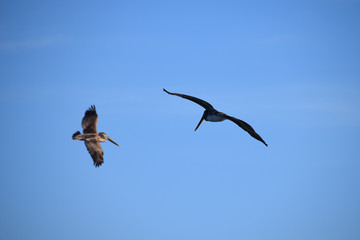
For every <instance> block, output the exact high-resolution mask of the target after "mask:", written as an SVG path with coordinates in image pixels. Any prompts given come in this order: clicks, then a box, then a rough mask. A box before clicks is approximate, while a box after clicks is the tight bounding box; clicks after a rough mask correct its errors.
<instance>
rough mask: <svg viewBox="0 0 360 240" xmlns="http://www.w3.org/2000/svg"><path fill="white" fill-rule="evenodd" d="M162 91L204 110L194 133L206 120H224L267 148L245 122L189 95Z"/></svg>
mask: <svg viewBox="0 0 360 240" xmlns="http://www.w3.org/2000/svg"><path fill="white" fill-rule="evenodd" d="M163 90H164V91H165V92H166V93H168V94H170V95H175V96H178V97H182V98H185V99H188V100H190V101H193V102H195V103H197V104H199V105H200V106H202V107H203V108H205V111H204V114H203V115H202V117H201V119H200V122H199V123H198V125H197V126H196V128H195V131H196V130H197V129H198V128H199V127H200V125H201V123H202V122H203V121H204V120H206V121H210V122H221V121H224V120H226V119H228V120H230V121H232V122H234V123H236V124H237V125H238V126H239V127H241V128H242V129H244V130H245V131H247V132H248V133H249V134H250V135H251V136H252V137H253V138H255V139H257V140H259V141H260V142H262V143H264V144H265V146H267V144H266V142H265V141H264V140H263V139H262V138H261V137H260V136H259V134H257V133H256V132H255V130H254V129H253V128H252V127H251V126H250V125H249V124H247V123H246V122H244V121H242V120H240V119H237V118H234V117H231V116H229V115H226V114H225V113H222V112H219V111H217V110H216V109H214V107H213V106H211V104H210V103H208V102H206V101H204V100H201V99H199V98H196V97H192V96H189V95H185V94H180V93H171V92H168V91H166V89H165V88H163Z"/></svg>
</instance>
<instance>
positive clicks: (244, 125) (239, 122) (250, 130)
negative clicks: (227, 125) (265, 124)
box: [222, 113, 267, 146]
mask: <svg viewBox="0 0 360 240" xmlns="http://www.w3.org/2000/svg"><path fill="white" fill-rule="evenodd" d="M222 115H223V116H224V118H226V119H229V120H230V121H232V122H234V123H236V124H237V125H238V126H239V127H241V128H242V129H244V130H245V131H247V132H248V133H249V134H250V135H251V136H252V137H253V138H255V139H257V140H259V141H260V142H262V143H263V144H265V146H267V144H266V142H265V141H264V140H263V139H262V138H261V137H260V135H259V134H257V133H256V132H255V130H254V129H253V128H252V127H251V126H250V125H249V124H247V123H246V122H244V121H242V120H240V119H237V118H234V117H231V116H228V115H226V114H225V113H222Z"/></svg>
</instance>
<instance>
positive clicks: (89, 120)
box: [72, 105, 120, 167]
mask: <svg viewBox="0 0 360 240" xmlns="http://www.w3.org/2000/svg"><path fill="white" fill-rule="evenodd" d="M97 119H98V115H97V114H96V108H95V105H92V106H90V107H89V108H88V110H86V112H85V116H84V118H83V119H82V123H81V125H82V128H83V134H81V133H80V132H79V131H77V132H76V133H74V134H73V136H72V139H74V140H80V141H85V146H86V148H87V150H88V151H89V153H90V155H91V157H92V159H93V161H94V165H95V167H99V166H100V165H101V164H103V162H104V158H103V155H104V152H103V150H102V148H101V146H100V143H99V142H105V141H106V140H109V141H110V142H112V143H113V144H115V145H117V146H119V144H117V143H116V142H115V141H114V140H112V139H111V138H110V137H109V136H108V135H106V133H104V132H99V134H97V131H96V123H97ZM119 147H120V146H119Z"/></svg>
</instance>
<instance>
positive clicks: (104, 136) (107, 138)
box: [99, 132, 120, 147]
mask: <svg viewBox="0 0 360 240" xmlns="http://www.w3.org/2000/svg"><path fill="white" fill-rule="evenodd" d="M99 136H100V137H101V138H103V139H105V140H109V141H110V142H112V143H113V144H115V145H117V146H119V147H120V145H119V144H117V143H116V142H115V141H114V140H112V139H111V138H110V137H109V136H108V135H107V134H106V133H104V132H99Z"/></svg>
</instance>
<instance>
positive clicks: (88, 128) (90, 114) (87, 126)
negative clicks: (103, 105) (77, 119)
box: [81, 105, 98, 133]
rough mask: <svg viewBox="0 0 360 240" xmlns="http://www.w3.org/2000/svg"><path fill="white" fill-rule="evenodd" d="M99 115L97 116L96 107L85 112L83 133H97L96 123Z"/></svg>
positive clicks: (92, 106) (91, 107)
mask: <svg viewBox="0 0 360 240" xmlns="http://www.w3.org/2000/svg"><path fill="white" fill-rule="evenodd" d="M97 119H98V115H97V114H96V108H95V105H91V106H90V107H89V108H88V110H86V112H85V116H84V118H83V120H82V123H81V125H82V128H83V129H84V130H83V133H96V123H97Z"/></svg>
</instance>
